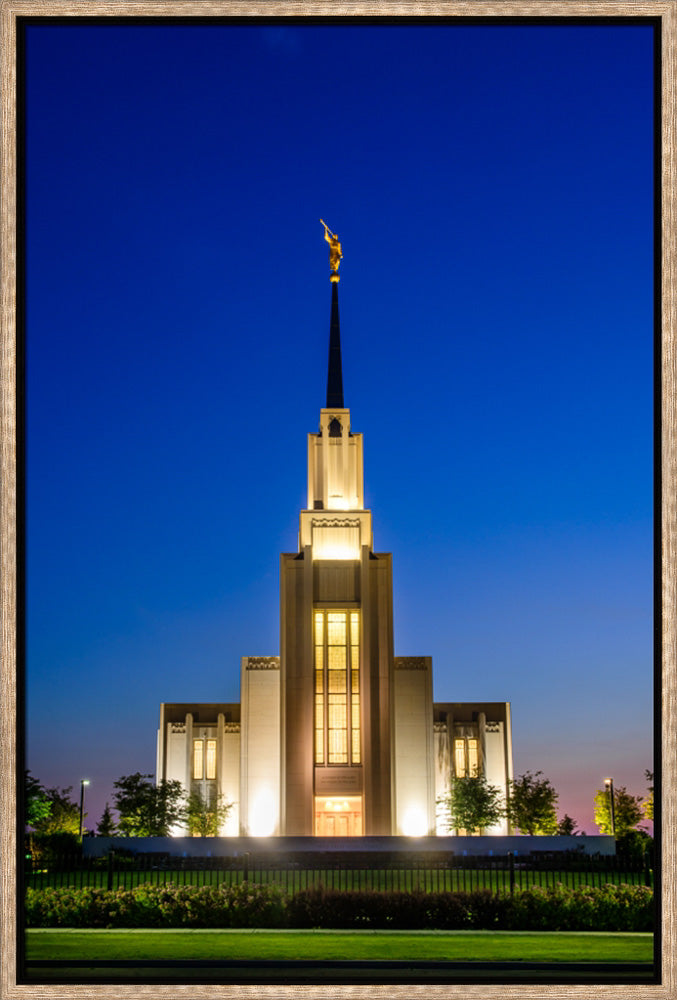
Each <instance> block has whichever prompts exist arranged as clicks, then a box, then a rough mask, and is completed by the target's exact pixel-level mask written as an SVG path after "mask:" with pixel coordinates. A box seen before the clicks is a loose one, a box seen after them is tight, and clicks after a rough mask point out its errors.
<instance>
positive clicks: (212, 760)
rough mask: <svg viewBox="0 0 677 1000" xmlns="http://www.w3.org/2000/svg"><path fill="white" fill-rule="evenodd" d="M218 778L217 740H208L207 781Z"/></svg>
mask: <svg viewBox="0 0 677 1000" xmlns="http://www.w3.org/2000/svg"><path fill="white" fill-rule="evenodd" d="M215 777H216V740H207V779H208V780H210V781H213V779H214V778H215Z"/></svg>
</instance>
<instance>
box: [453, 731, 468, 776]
mask: <svg viewBox="0 0 677 1000" xmlns="http://www.w3.org/2000/svg"><path fill="white" fill-rule="evenodd" d="M454 767H455V771H456V777H457V778H465V776H466V769H465V740H454Z"/></svg>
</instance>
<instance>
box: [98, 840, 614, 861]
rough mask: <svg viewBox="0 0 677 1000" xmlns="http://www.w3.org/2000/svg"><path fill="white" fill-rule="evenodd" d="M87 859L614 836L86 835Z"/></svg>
mask: <svg viewBox="0 0 677 1000" xmlns="http://www.w3.org/2000/svg"><path fill="white" fill-rule="evenodd" d="M82 846H83V852H84V855H85V857H88V858H94V857H101V856H102V855H104V854H107V853H108V851H109V850H110V848H111V847H112V848H114V849H121V850H122V849H124V850H129V851H135V852H136V853H137V854H150V853H161V854H169V855H171V856H174V857H184V858H186V857H188V858H205V857H207V858H210V857H211V858H219V857H238V856H239V855H241V854H244V853H249V854H251V855H256V854H266V855H268V854H272V853H276V854H281V855H284V854H289V853H305V852H307V853H319V852H323V851H327V852H331V853H333V854H335V853H337V852H345V853H351V852H352V853H363V852H365V851H374V852H400V851H401V852H406V853H411V854H417V855H420V854H426V853H430V854H440V853H446V852H448V853H452V854H456V855H468V856H473V855H482V856H497V857H500V856H502V855H505V854H508V853H509V852H510V853H513V854H515V855H516V856H518V857H519V856H520V855H522V856H523V855H528V854H531V853H532V852H534V851H574V850H580V851H582V852H583V853H585V854H614V853H615V850H616V844H615V840H614V838H613V837H605V836H595V837H526V836H525V837H521V836H512V837H85V838H84V840H83V842H82Z"/></svg>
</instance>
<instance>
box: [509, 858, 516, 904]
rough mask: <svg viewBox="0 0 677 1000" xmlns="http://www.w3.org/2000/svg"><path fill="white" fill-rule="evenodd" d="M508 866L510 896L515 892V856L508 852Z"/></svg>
mask: <svg viewBox="0 0 677 1000" xmlns="http://www.w3.org/2000/svg"><path fill="white" fill-rule="evenodd" d="M508 864H509V866H510V895H511V896H512V894H513V893H514V891H515V855H514V854H513V853H512V851H508Z"/></svg>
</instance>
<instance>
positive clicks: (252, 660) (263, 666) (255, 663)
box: [247, 656, 280, 670]
mask: <svg viewBox="0 0 677 1000" xmlns="http://www.w3.org/2000/svg"><path fill="white" fill-rule="evenodd" d="M279 669H280V657H279V656H248V657H247V670H279Z"/></svg>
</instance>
